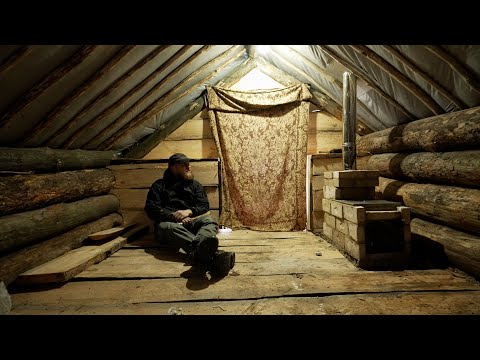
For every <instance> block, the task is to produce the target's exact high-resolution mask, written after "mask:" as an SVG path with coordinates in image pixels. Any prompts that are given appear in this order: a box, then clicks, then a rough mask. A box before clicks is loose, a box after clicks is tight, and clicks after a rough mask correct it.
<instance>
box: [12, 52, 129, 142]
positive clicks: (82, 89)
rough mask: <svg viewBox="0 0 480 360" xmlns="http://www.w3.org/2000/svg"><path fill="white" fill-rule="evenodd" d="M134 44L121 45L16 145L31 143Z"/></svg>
mask: <svg viewBox="0 0 480 360" xmlns="http://www.w3.org/2000/svg"><path fill="white" fill-rule="evenodd" d="M134 47H135V46H134V45H127V46H124V47H122V48H121V49H120V50H119V51H117V52H116V53H115V55H113V56H112V57H111V58H110V59H109V60H108V61H107V63H106V64H105V65H103V66H102V68H101V69H99V70H98V71H96V72H95V73H94V74H93V75H92V76H91V77H90V78H89V79H87V80H86V81H85V82H84V83H83V84H82V85H81V86H80V87H79V88H78V89H76V90H75V92H73V93H72V94H71V95H69V96H68V97H66V98H65V99H64V100H63V101H62V102H61V103H60V104H58V105H57V106H56V107H55V108H54V109H53V110H52V111H51V112H50V113H49V114H48V115H47V116H46V117H45V118H44V119H42V120H40V121H39V122H38V123H37V124H36V125H35V127H34V128H33V129H32V130H31V131H30V132H29V133H28V134H27V136H26V137H25V138H24V139H23V140H22V141H20V142H19V143H18V144H16V145H20V146H26V145H31V144H32V142H33V141H34V140H35V138H36V137H37V135H38V134H39V133H41V132H42V131H44V130H45V129H47V128H48V127H49V126H50V125H51V124H53V123H54V121H55V120H56V119H57V117H58V115H60V114H61V113H62V111H64V110H65V109H66V108H67V107H68V106H69V105H70V104H71V103H73V102H74V101H75V100H76V99H78V97H79V96H81V95H82V94H83V93H85V92H86V91H88V90H89V89H90V88H91V87H92V86H93V85H94V84H95V83H96V82H97V81H98V80H100V79H102V78H103V77H104V76H105V74H106V73H108V72H109V71H110V70H111V69H112V68H113V67H114V66H115V65H117V64H118V63H119V62H120V61H121V60H122V59H123V58H124V57H125V56H126V55H127V54H129V53H130V51H132V49H133V48H134Z"/></svg>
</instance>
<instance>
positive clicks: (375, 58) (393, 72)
mask: <svg viewBox="0 0 480 360" xmlns="http://www.w3.org/2000/svg"><path fill="white" fill-rule="evenodd" d="M349 46H350V47H351V48H352V49H353V50H355V51H356V52H357V53H359V54H361V55H362V56H364V57H365V58H366V59H368V60H370V61H371V62H372V63H374V64H375V65H377V66H378V67H380V68H381V69H382V70H383V71H385V72H386V73H387V74H388V75H389V76H390V77H392V78H394V79H395V80H396V81H397V82H398V83H399V84H400V85H402V86H403V87H404V88H405V89H406V90H407V91H408V92H410V93H411V94H412V95H413V96H415V97H416V98H417V99H418V100H420V101H421V102H422V103H423V104H424V105H425V106H426V107H427V108H428V109H430V111H432V113H433V114H434V115H439V114H443V113H445V111H444V110H443V109H442V108H441V107H440V105H438V104H437V103H436V102H435V101H434V100H433V99H432V97H431V96H430V95H429V94H427V93H426V92H425V91H423V90H422V88H420V87H419V86H418V85H417V84H415V83H414V82H413V81H412V80H411V79H410V78H408V77H407V76H405V75H404V74H403V73H402V72H400V71H399V70H398V69H397V68H396V67H394V66H393V65H392V64H390V63H389V62H388V61H386V60H385V59H384V58H382V57H381V56H379V55H377V53H375V52H374V51H372V50H370V49H369V48H367V47H366V46H364V45H349Z"/></svg>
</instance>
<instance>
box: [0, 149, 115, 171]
mask: <svg viewBox="0 0 480 360" xmlns="http://www.w3.org/2000/svg"><path fill="white" fill-rule="evenodd" d="M116 158H117V154H116V153H115V152H114V151H89V150H57V149H50V148H6V147H0V171H32V170H33V171H35V172H57V171H65V170H80V169H91V168H99V167H106V166H107V165H109V164H110V161H111V160H113V159H116Z"/></svg>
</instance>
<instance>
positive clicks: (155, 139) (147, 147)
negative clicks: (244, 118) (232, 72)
mask: <svg viewBox="0 0 480 360" xmlns="http://www.w3.org/2000/svg"><path fill="white" fill-rule="evenodd" d="M204 105H205V99H204V97H203V94H202V95H200V97H199V98H198V99H197V100H195V101H194V102H193V103H192V104H189V105H187V106H186V107H184V108H183V109H182V110H180V111H179V112H178V113H176V114H175V115H174V116H173V117H172V118H171V119H168V121H167V122H166V123H165V124H163V125H161V126H160V128H158V129H157V130H155V132H153V133H152V134H150V135H149V136H148V137H147V138H146V139H144V140H143V141H142V142H141V143H139V144H138V145H137V146H136V147H134V148H132V149H130V150H128V151H127V152H126V153H125V154H124V156H123V157H126V158H130V159H141V158H143V157H144V156H145V155H147V154H148V153H149V152H150V151H151V150H152V149H153V148H155V146H157V145H158V144H159V143H160V142H161V141H163V140H164V139H165V138H166V137H167V136H168V135H170V134H171V133H173V132H174V131H175V130H177V129H178V128H179V127H180V126H182V125H183V124H184V123H185V122H186V121H187V120H189V119H191V118H193V117H194V116H196V115H197V114H198V113H199V112H200V111H202V108H203V107H204Z"/></svg>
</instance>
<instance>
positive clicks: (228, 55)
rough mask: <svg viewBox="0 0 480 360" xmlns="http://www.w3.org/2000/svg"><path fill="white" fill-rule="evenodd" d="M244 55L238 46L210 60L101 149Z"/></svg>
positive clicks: (116, 134) (128, 124) (129, 123)
mask: <svg viewBox="0 0 480 360" xmlns="http://www.w3.org/2000/svg"><path fill="white" fill-rule="evenodd" d="M244 54H245V49H244V48H243V47H242V46H241V45H236V46H232V47H231V48H229V49H228V50H226V51H225V52H223V53H222V54H221V55H219V56H217V57H215V58H214V59H212V60H210V61H209V62H207V63H206V64H205V65H203V66H201V67H200V68H198V69H197V70H195V71H194V72H193V73H191V74H190V75H189V76H187V77H186V78H185V79H183V80H182V81H181V82H180V83H178V84H177V86H175V87H173V88H172V89H171V90H169V91H168V92H167V93H166V94H164V95H163V96H161V97H160V98H159V99H158V100H157V101H155V102H154V103H153V104H151V105H150V106H149V107H148V108H147V109H145V110H144V111H142V112H141V113H140V114H139V115H138V116H137V117H135V118H134V119H133V120H132V121H130V122H128V123H127V124H125V125H124V126H123V127H122V128H121V129H120V130H118V131H117V132H116V133H114V134H113V135H112V136H111V137H110V139H109V140H107V141H106V142H104V143H102V145H101V147H100V148H101V149H110V148H111V147H112V146H113V144H115V142H116V141H118V140H119V139H121V138H122V137H124V136H125V135H127V134H128V133H130V132H131V131H132V130H133V129H134V128H136V127H137V126H139V125H141V124H142V123H143V122H145V121H146V120H148V119H150V118H151V117H152V116H153V115H154V114H155V113H157V112H159V111H161V110H163V109H164V108H166V107H167V106H168V105H170V104H171V103H173V102H175V101H177V100H178V99H180V98H181V97H183V96H185V95H187V94H189V93H191V92H193V91H195V90H196V87H197V86H198V85H200V84H203V83H205V82H206V81H207V80H209V79H210V78H212V77H213V76H215V75H216V74H217V73H218V72H219V71H220V70H221V69H223V68H224V67H226V66H228V65H229V64H230V63H232V62H234V61H235V60H237V59H238V58H239V57H241V56H244ZM225 59H227V60H226V62H225V63H223V64H222V65H221V66H220V67H219V68H217V69H216V70H215V71H214V72H212V73H210V74H209V75H208V76H207V77H206V78H204V79H202V80H201V81H200V82H198V83H196V84H193V85H192V86H191V87H190V88H189V89H188V90H187V91H184V92H183V93H182V94H180V95H178V96H176V97H174V98H173V96H174V95H176V92H177V90H178V89H179V88H181V86H182V85H184V84H187V83H188V82H189V81H190V80H192V79H194V78H195V77H196V76H197V75H198V74H200V73H201V72H202V71H204V69H205V68H208V67H210V66H211V65H212V64H218V63H220V62H221V61H224V60H225ZM170 98H173V99H170Z"/></svg>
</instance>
